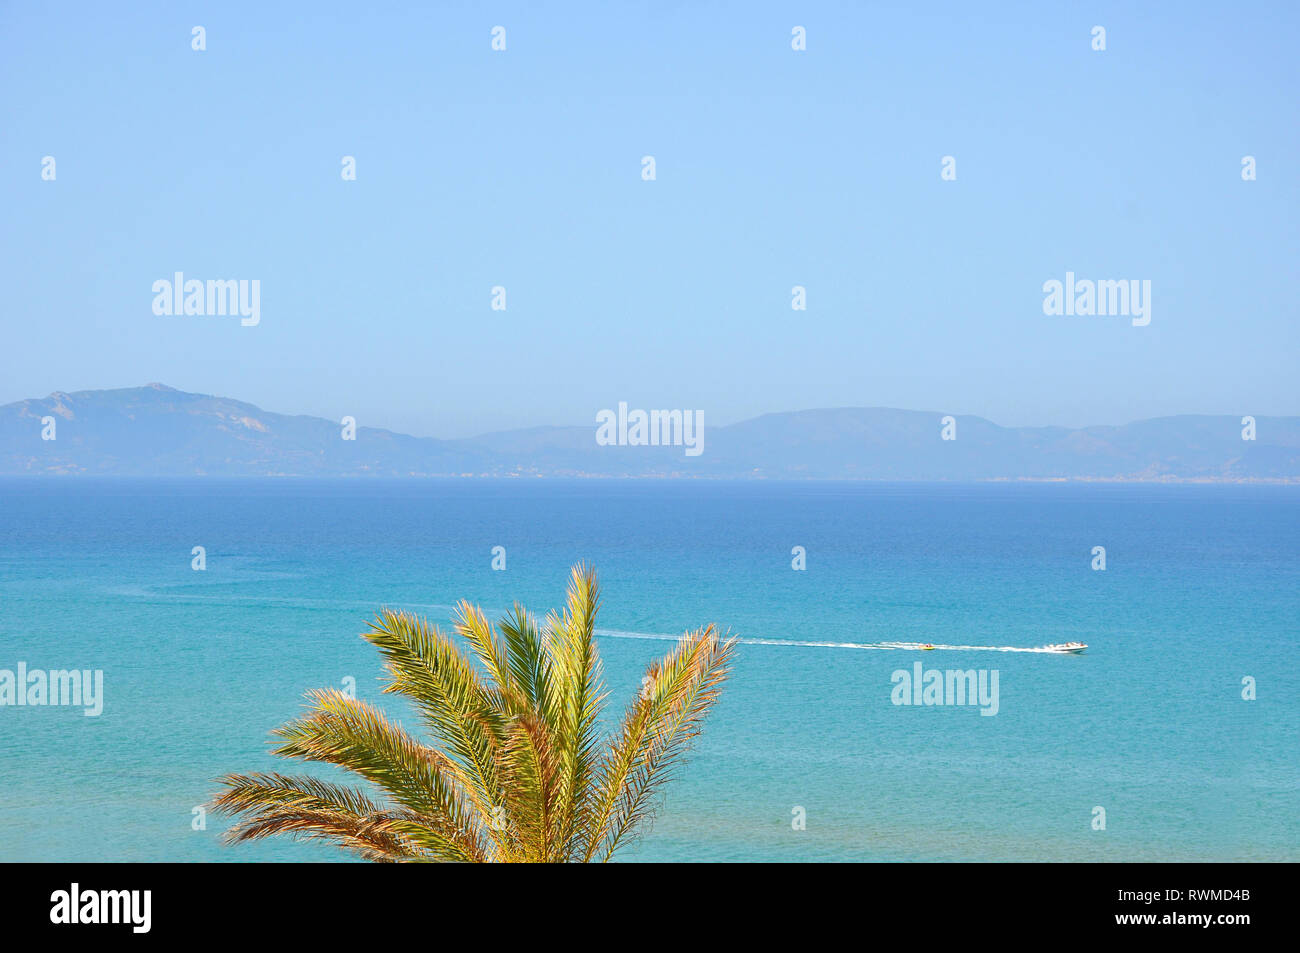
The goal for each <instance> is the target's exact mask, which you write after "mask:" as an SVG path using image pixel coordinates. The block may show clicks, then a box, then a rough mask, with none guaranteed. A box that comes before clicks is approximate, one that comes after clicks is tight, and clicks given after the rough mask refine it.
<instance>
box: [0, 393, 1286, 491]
mask: <svg viewBox="0 0 1300 953" xmlns="http://www.w3.org/2000/svg"><path fill="white" fill-rule="evenodd" d="M606 413H607V412H606ZM653 413H654V414H656V415H658V414H660V413H663V414H665V415H667V414H669V413H670V412H667V411H665V412H659V411H655V412H653ZM671 413H673V414H676V413H677V412H675V411H674V412H671ZM598 420H599V414H598V413H597V411H596V409H593V420H592V423H591V424H590V425H589V426H572V427H532V428H528V429H523V430H510V431H501V432H497V433H489V434H484V435H481V436H478V437H471V438H463V439H454V440H442V439H438V438H433V437H413V436H409V435H407V434H400V433H395V432H393V431H390V430H385V429H382V428H376V427H368V426H363V425H362V424H363V423H364V421H357V420H356V419H354V418H352V417H344V418H342V420H341V421H339V422H335V421H331V420H326V419H324V418H320V417H309V416H302V415H285V414H278V413H274V412H270V411H265V410H263V409H262V408H260V407H257V406H255V405H253V404H249V403H246V402H243V401H238V400H234V399H231V398H225V397H215V396H211V395H206V394H192V393H187V392H184V391H179V390H175V389H173V388H171V387H167V386H165V385H162V384H150V385H148V386H145V387H135V388H123V389H118V390H97V391H79V392H75V393H66V392H62V391H59V392H55V393H53V394H51V395H49V396H48V397H45V398H35V399H29V400H23V401H17V402H15V403H11V404H6V405H4V406H0V475H7V476H18V475H52V476H54V475H73V476H76V475H81V476H86V475H99V476H165V477H179V476H191V477H374V476H383V477H392V478H410V479H418V478H432V477H448V478H453V477H454V478H464V479H474V478H477V479H482V478H521V479H524V478H528V479H536V478H547V477H558V478H571V479H631V478H635V479H713V480H781V481H788V480H796V481H802V480H807V481H836V482H840V481H869V482H943V483H948V482H951V483H958V482H960V483H990V482H998V483H1001V482H1008V483H1009V482H1024V483H1050V482H1086V483H1223V484H1269V485H1287V484H1293V483H1300V417H1263V416H1261V417H1253V416H1240V417H1239V416H1232V415H1221V416H1210V415H1184V416H1174V417H1161V418H1153V419H1149V420H1139V421H1134V422H1132V423H1128V424H1123V425H1118V426H1093V427H1081V428H1067V427H1002V426H999V425H998V424H995V423H993V422H991V421H989V420H986V419H984V418H982V417H974V416H967V415H953V414H947V413H941V412H936V411H917V410H898V409H894V408H882V407H857V408H835V409H823V410H803V411H791V412H786V413H773V414H765V415H763V416H760V417H755V418H752V419H750V420H745V421H741V422H739V423H735V424H729V425H727V426H723V427H710V428H708V429H707V431H705V432H706V433H707V439H702V442H701V447H702V451H701V452H699V453H698V454H697V455H689V454H684V452H683V447H682V446H681V445H680V441H678V442H677V444H676V445H672V442H671V441H670V440H669V439H664V440H663V445H658V444H659V442H660V441H659V439H658V437H659V434H658V433H651V435H650V437H649V438H647V437H646V436H645V435H644V434H641V435H640V438H641V439H640V442H638V441H637V439H636V435H635V434H634V435H633V439H632V440H625V439H623V438H625V437H626V434H624V433H620V435H619V436H620V441H619V443H617V444H610V443H609V442H608V441H606V442H604V443H602V442H601V441H600V440H599V431H598V426H597V422H598ZM620 426H622V425H620ZM664 436H665V438H667V437H668V436H669V435H668V434H666V433H665V434H664Z"/></svg>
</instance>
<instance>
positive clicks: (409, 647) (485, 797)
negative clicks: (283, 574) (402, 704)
mask: <svg viewBox="0 0 1300 953" xmlns="http://www.w3.org/2000/svg"><path fill="white" fill-rule="evenodd" d="M364 637H365V638H366V639H367V640H368V641H370V642H371V643H372V644H373V645H374V646H375V647H377V648H378V649H379V651H380V653H381V654H382V655H383V656H384V658H385V659H386V660H387V665H386V668H387V669H388V672H389V675H390V676H391V681H390V683H389V684H388V685H387V686H386V687H385V688H384V691H385V692H386V693H393V692H396V693H399V694H402V695H405V696H406V697H408V698H410V699H411V700H412V701H413V702H414V703H415V705H416V707H417V709H418V710H419V711H420V713H421V715H422V716H423V717H424V720H425V722H426V723H427V724H428V726H429V728H430V730H432V731H433V733H434V735H435V736H437V737H438V738H439V739H440V740H441V741H442V742H443V743H444V744H445V745H446V746H447V748H448V750H449V752H450V756H451V757H452V758H454V759H456V760H457V761H458V762H459V764H460V766H461V768H462V769H463V771H462V773H463V776H464V778H465V780H466V786H467V790H466V794H467V795H468V796H469V797H470V799H471V800H473V801H474V804H475V806H476V808H477V809H478V811H479V812H480V814H482V815H484V816H486V815H488V814H490V813H491V812H492V810H493V809H495V808H496V807H498V806H500V805H501V803H502V800H503V797H502V790H501V781H500V777H499V774H498V771H497V750H498V748H499V747H500V745H501V743H502V740H503V735H504V731H505V717H504V715H503V714H502V712H501V710H500V709H499V707H497V706H496V705H494V704H493V703H492V701H491V700H490V699H489V698H488V696H487V693H486V691H485V689H484V686H483V683H482V681H481V680H480V678H479V676H478V673H477V672H476V671H475V670H474V666H473V664H472V663H471V662H470V661H469V659H467V658H465V657H464V655H462V654H461V652H460V650H459V649H458V648H457V647H456V645H455V644H454V643H453V642H451V640H450V639H448V638H447V636H445V635H443V634H442V632H440V631H439V630H438V629H437V627H436V626H431V625H429V624H428V623H427V622H425V621H424V620H423V619H416V618H415V617H414V616H412V615H409V614H408V613H405V612H393V611H391V610H388V609H385V610H383V611H382V612H380V614H379V620H378V622H377V623H375V622H372V623H370V631H368V632H366V633H364Z"/></svg>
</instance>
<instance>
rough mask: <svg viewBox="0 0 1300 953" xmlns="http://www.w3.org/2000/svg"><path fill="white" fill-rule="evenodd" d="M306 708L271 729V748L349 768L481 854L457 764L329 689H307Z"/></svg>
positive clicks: (471, 851)
mask: <svg viewBox="0 0 1300 953" xmlns="http://www.w3.org/2000/svg"><path fill="white" fill-rule="evenodd" d="M308 698H310V699H311V701H312V703H313V704H312V706H311V707H310V708H309V710H308V713H307V714H306V715H305V716H304V717H302V718H299V719H297V720H295V721H291V722H289V723H288V724H286V725H284V726H282V727H280V728H277V729H276V730H275V732H274V735H275V736H276V737H278V738H280V739H281V740H282V741H283V744H281V745H280V746H279V747H278V748H276V749H275V753H276V754H278V755H281V756H282V757H286V758H300V759H302V760H303V761H323V762H326V763H328V764H334V765H338V766H339V767H342V768H347V769H348V770H350V771H353V772H355V773H357V774H359V775H361V776H362V777H363V778H365V779H366V780H367V781H370V782H372V783H374V784H376V785H378V786H379V787H380V788H382V789H383V790H384V791H386V792H387V793H388V794H389V795H390V796H391V797H392V798H393V800H395V801H396V802H397V803H399V804H401V805H402V806H404V807H407V808H409V809H410V810H412V811H415V812H417V813H419V814H420V815H421V816H422V817H424V818H425V819H426V821H427V822H428V823H429V825H430V826H431V828H432V829H434V830H436V832H437V833H438V835H439V836H440V837H442V838H445V839H446V840H447V841H449V842H453V843H456V844H459V845H460V846H461V849H462V850H463V852H464V853H465V854H466V855H469V856H481V855H482V854H483V848H482V845H481V843H480V840H479V837H480V834H479V832H478V830H477V829H476V827H475V825H474V823H473V821H472V820H471V817H472V815H471V814H470V813H469V812H468V811H467V810H466V806H465V803H464V799H465V794H464V791H465V788H466V786H467V785H466V784H465V779H464V776H463V774H462V772H461V769H460V767H459V766H458V765H456V764H455V763H454V762H452V761H451V760H450V759H448V758H447V757H445V756H444V755H443V754H441V753H440V752H438V751H437V750H436V749H433V748H429V747H427V746H425V745H422V744H420V743H419V742H418V741H416V740H415V739H414V738H412V737H411V736H410V735H408V734H407V733H406V732H405V731H403V730H402V729H401V727H400V726H397V725H394V724H392V723H391V722H390V721H389V720H388V718H387V716H385V715H384V713H383V712H382V711H380V710H379V709H378V708H375V707H374V706H373V705H367V704H366V703H365V702H361V701H358V700H357V699H355V698H351V697H349V696H348V695H345V694H343V693H342V692H339V691H337V690H335V689H321V690H316V691H312V692H309V693H308Z"/></svg>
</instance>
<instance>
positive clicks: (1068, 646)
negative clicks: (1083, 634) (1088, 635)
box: [1043, 642, 1088, 655]
mask: <svg viewBox="0 0 1300 953" xmlns="http://www.w3.org/2000/svg"><path fill="white" fill-rule="evenodd" d="M1087 647H1088V643H1086V642H1060V643H1057V644H1056V645H1044V646H1043V648H1045V649H1046V650H1047V651H1049V652H1064V653H1067V654H1069V655H1082V654H1083V650H1084V649H1086V648H1087Z"/></svg>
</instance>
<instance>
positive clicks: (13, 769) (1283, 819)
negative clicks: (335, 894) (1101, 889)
mask: <svg viewBox="0 0 1300 953" xmlns="http://www.w3.org/2000/svg"><path fill="white" fill-rule="evenodd" d="M1298 531H1300V489H1298V488H1287V487H1241V486H1231V487H1217V486H1148V485H1126V486H1112V485H1106V486H1097V485H1075V484H1065V485H1055V484H1054V485H1038V484H1033V485H978V486H973V485H955V486H935V485H881V484H788V483H787V484H772V483H713V482H697V481H689V482H688V481H680V482H678V481H597V480H588V481H571V482H565V481H552V480H547V481H541V480H537V481H522V480H520V481H449V480H447V481H444V480H437V481H434V480H429V481H405V482H396V481H394V482H386V481H385V482H380V481H373V482H371V481H366V482H363V481H333V482H315V481H301V480H280V481H273V480H266V481H228V482H227V481H214V480H191V481H160V480H154V481H111V482H110V481H96V480H89V479H79V478H78V479H66V480H64V479H41V480H12V479H11V480H4V481H0V669H10V670H13V669H15V668H16V665H17V663H18V662H19V661H22V662H25V663H27V665H28V667H29V668H33V669H35V668H43V669H61V668H74V667H75V668H91V669H102V670H103V672H104V679H105V688H104V696H105V702H104V711H103V714H102V715H100V716H99V717H94V718H88V717H85V716H84V715H83V714H82V713H81V711H80V710H77V709H69V708H57V707H22V708H18V707H0V860H237V859H242V860H260V859H276V858H285V859H320V860H333V859H342V855H341V854H339V853H338V852H336V851H334V850H333V849H331V848H328V847H321V846H312V845H301V844H294V843H288V842H286V843H277V844H259V845H252V846H240V847H224V846H222V845H221V844H220V843H219V842H218V834H219V832H220V830H221V828H222V821H221V820H220V819H219V818H216V817H209V818H208V822H207V829H206V830H199V831H195V830H192V824H191V820H192V817H193V815H192V810H193V808H194V807H196V806H198V805H201V804H203V803H204V802H205V801H207V799H208V798H209V797H210V796H211V795H212V793H213V792H214V790H215V785H214V784H213V783H212V779H213V778H215V777H217V776H218V775H220V774H222V773H225V772H227V771H232V770H252V769H262V770H270V769H280V770H297V769H298V768H297V766H295V765H293V764H291V763H289V762H282V761H277V759H274V758H271V757H270V756H269V755H268V754H267V740H268V739H267V732H268V731H269V730H270V729H271V728H273V727H275V726H276V725H278V724H280V723H282V722H283V721H285V720H286V719H288V718H289V717H291V716H293V715H294V714H295V713H296V712H298V711H299V710H300V707H301V696H302V693H303V692H304V691H305V690H307V689H309V688H313V687H322V686H337V687H341V686H342V684H343V679H344V678H346V677H349V676H350V677H353V678H355V679H356V686H357V693H358V695H359V697H362V698H364V699H367V700H370V701H381V699H380V696H379V687H380V686H379V675H380V665H379V661H378V658H377V655H376V654H375V653H374V651H373V650H372V649H371V648H370V646H369V645H368V644H367V643H365V642H364V641H363V640H361V639H360V638H359V637H358V633H359V632H360V631H361V630H362V628H363V627H364V623H365V621H366V620H367V619H368V618H370V617H371V616H372V615H373V613H374V611H375V610H376V609H377V608H378V607H380V606H383V605H390V606H399V607H406V608H411V609H414V610H416V611H418V612H421V613H425V614H428V615H429V616H430V617H431V618H432V619H433V620H435V621H438V622H440V623H442V622H446V620H447V619H448V616H449V608H450V606H451V605H452V604H453V603H454V602H456V601H457V600H458V599H461V598H466V599H469V600H470V601H472V602H477V603H480V604H481V605H483V606H484V607H485V608H487V609H489V610H498V611H499V610H503V609H505V608H508V607H509V606H510V604H511V603H512V602H513V601H515V600H518V601H520V602H523V603H525V604H526V605H528V606H530V607H531V608H533V609H536V610H539V611H542V610H545V609H547V608H550V607H552V606H555V605H557V604H559V603H560V601H561V599H562V596H563V586H564V582H565V579H566V576H567V572H568V568H569V566H570V565H571V564H573V563H575V562H578V561H579V560H587V561H589V562H592V563H594V564H595V565H596V567H597V568H598V569H599V571H600V573H601V579H602V582H603V585H604V608H603V610H602V613H601V617H600V620H599V621H600V625H601V627H602V629H603V630H604V634H603V635H602V636H601V638H600V649H601V652H602V654H603V657H604V661H605V672H606V679H607V683H608V687H609V688H610V690H611V693H612V695H611V705H612V707H613V709H614V710H615V712H616V711H618V710H621V708H622V706H623V705H624V704H625V703H626V701H627V700H628V699H629V698H630V697H631V696H632V694H633V693H634V692H635V691H636V690H637V688H638V686H639V682H640V672H641V670H642V669H643V668H644V666H645V665H646V664H647V663H648V662H649V660H650V659H651V658H653V657H654V656H656V655H659V654H662V653H663V652H665V651H667V649H668V648H669V647H670V645H669V643H668V642H667V641H663V640H661V639H656V638H640V637H633V636H662V637H671V636H673V635H676V634H680V633H681V632H682V631H683V630H685V629H687V628H693V627H696V626H699V625H701V624H703V623H707V622H716V623H718V624H719V625H720V626H722V627H724V628H728V629H730V630H731V631H732V632H734V633H735V634H737V635H740V636H742V637H744V638H746V639H749V640H753V641H749V642H746V643H745V644H743V645H742V646H741V648H740V654H739V657H738V661H737V664H736V666H735V673H734V676H733V678H732V681H731V682H730V683H729V684H728V687H727V689H726V691H725V693H724V698H723V701H722V703H721V704H720V706H719V707H718V709H717V711H716V712H715V714H714V716H713V717H712V718H711V720H710V722H709V724H708V725H707V727H706V729H705V733H704V735H703V737H702V738H701V739H700V741H699V743H698V744H697V745H696V747H695V750H694V753H693V756H692V758H691V761H690V763H689V765H688V766H687V767H686V769H685V770H684V771H683V772H682V773H681V776H680V778H679V780H678V781H677V782H676V783H675V784H674V785H673V786H672V787H671V788H670V789H669V793H668V795H667V798H666V799H665V801H664V803H663V805H662V810H661V812H660V814H659V816H658V818H657V821H656V823H655V825H654V827H653V829H651V830H649V831H647V833H646V835H645V836H644V837H643V838H642V839H641V840H640V841H639V842H638V843H637V844H636V845H635V846H634V847H633V849H631V850H629V851H628V852H627V853H626V854H624V855H623V857H624V859H629V860H630V859H642V860H696V859H699V860H778V859H779V860H854V859H863V860H867V859H872V860H874V859H883V860H1003V859H1007V860H1040V859H1042V860H1232V859H1240V860H1265V859H1289V860H1296V859H1300V754H1298V752H1300V670H1298V669H1300V666H1298V665H1297V658H1298V657H1300V656H1298V654H1297V647H1298V642H1300V638H1298V629H1300V587H1298V586H1297V582H1298V580H1300V532H1298ZM198 545H202V546H204V547H206V550H207V569H206V571H204V572H195V571H193V570H192V569H191V568H190V563H191V549H192V548H193V547H194V546H198ZM497 545H500V546H504V547H506V551H507V569H506V571H505V572H494V571H492V569H491V568H490V562H491V549H492V547H493V546H497ZM796 545H798V546H803V547H805V548H806V551H807V570H806V571H804V572H796V571H793V570H792V569H791V559H792V556H791V548H792V547H793V546H796ZM1094 546H1104V547H1105V548H1106V561H1107V567H1106V570H1105V571H1104V572H1098V571H1094V570H1093V569H1092V568H1091V566H1090V563H1091V560H1092V556H1091V551H1092V548H1093V547H1094ZM1070 639H1075V640H1080V641H1084V642H1087V643H1089V645H1090V648H1089V650H1088V652H1087V654H1085V655H1083V656H1078V657H1075V656H1062V655H1054V654H1044V653H1032V652H1010V651H991V650H971V649H956V648H951V649H949V648H940V649H939V650H937V651H934V652H919V651H915V650H911V649H885V648H878V647H876V648H871V647H865V646H872V645H878V644H879V643H887V642H894V643H924V642H930V643H934V644H936V645H939V646H983V647H988V648H989V649H995V648H1003V649H1005V648H1013V647H1019V648H1028V647H1033V646H1040V645H1042V644H1044V643H1047V642H1060V641H1065V640H1070ZM758 640H765V641H758ZM771 643H835V644H834V645H827V644H816V645H809V644H771ZM917 661H920V662H922V663H923V664H924V665H925V666H926V667H927V668H938V669H972V668H973V669H987V670H996V671H997V672H998V677H999V710H998V713H997V714H996V715H995V716H992V717H988V716H982V715H980V713H979V709H978V708H976V707H969V706H966V707H963V706H932V707H927V706H920V707H914V706H899V705H895V704H893V703H892V701H891V692H892V690H893V687H894V686H893V684H892V682H891V676H892V673H894V672H895V671H896V670H900V669H905V670H909V671H910V670H911V668H912V665H913V663H914V662H917ZM1246 676H1250V677H1253V678H1254V679H1255V680H1256V682H1257V693H1258V697H1257V699H1256V700H1253V701H1247V700H1244V699H1243V698H1242V679H1243V677H1246ZM382 703H383V704H384V705H385V706H386V707H389V708H390V709H392V710H393V711H394V713H395V714H399V715H402V716H403V722H404V723H405V724H407V725H408V726H412V725H413V719H412V718H410V717H409V713H408V712H403V711H402V710H401V709H400V708H398V707H395V703H394V702H393V701H392V700H391V697H386V698H383V699H382ZM303 770H307V771H312V772H316V773H321V769H319V768H317V767H315V766H304V767H303ZM1097 807H1101V808H1104V810H1105V812H1106V829H1105V830H1094V829H1093V817H1094V809H1095V808H1097ZM796 808H802V809H803V811H804V812H805V813H806V818H807V821H806V829H805V830H795V829H793V828H792V824H791V820H792V811H793V810H794V809H796Z"/></svg>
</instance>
